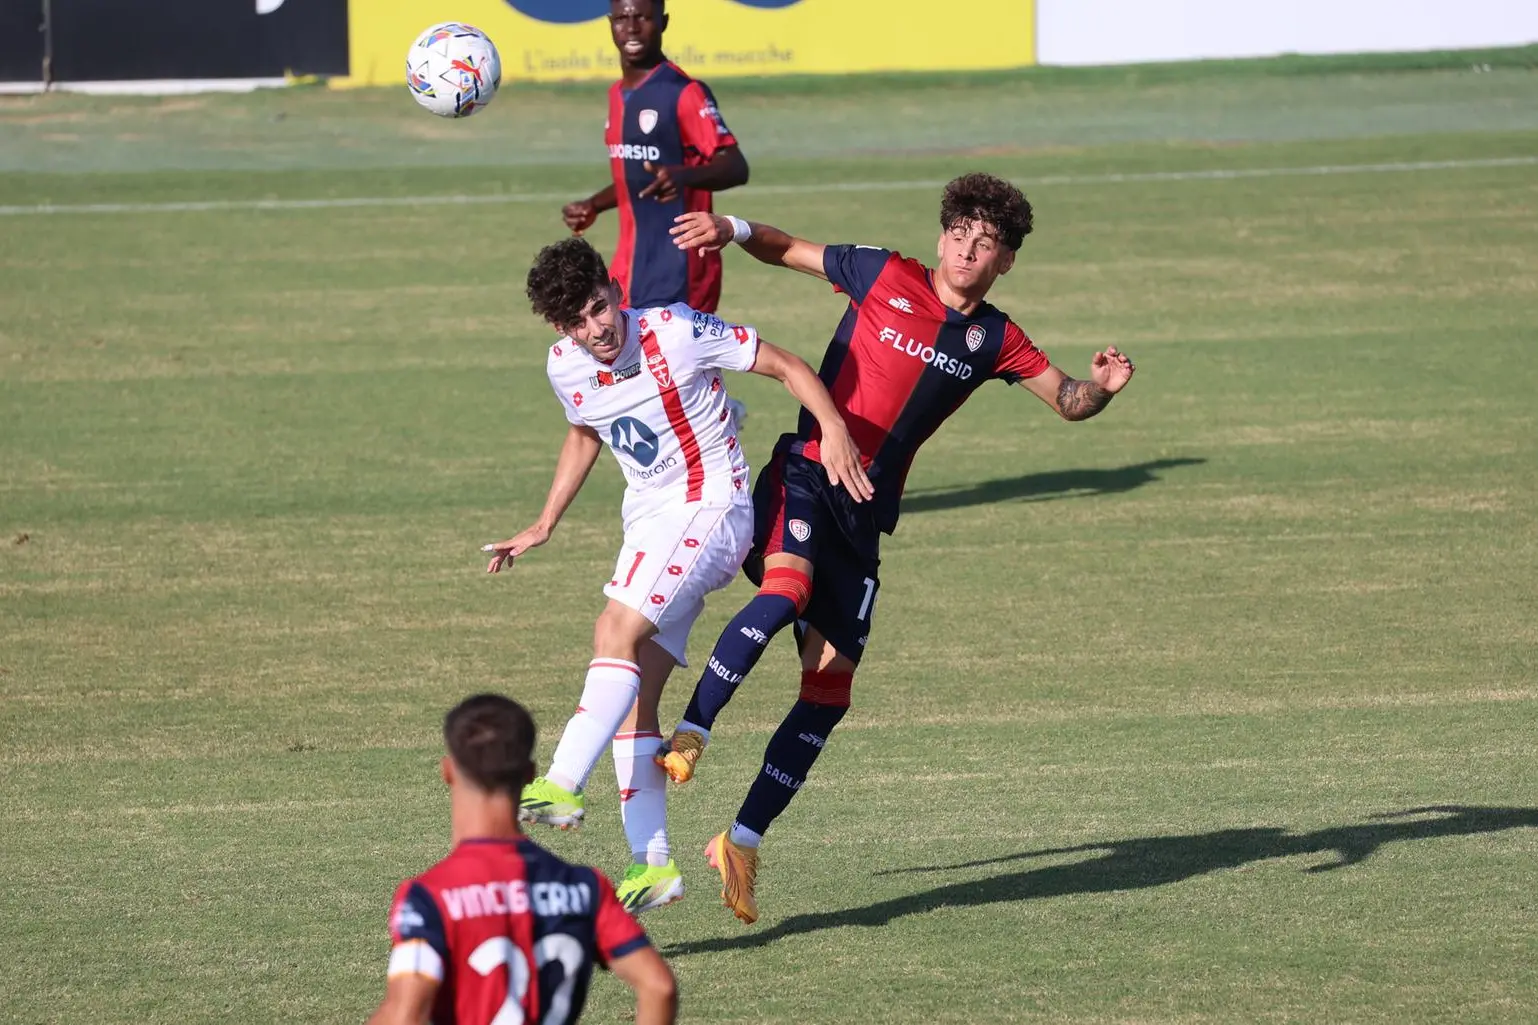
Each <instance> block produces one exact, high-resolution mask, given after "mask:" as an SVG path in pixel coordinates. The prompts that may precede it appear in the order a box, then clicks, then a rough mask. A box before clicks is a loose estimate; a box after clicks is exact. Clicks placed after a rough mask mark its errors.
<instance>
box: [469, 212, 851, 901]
mask: <svg viewBox="0 0 1538 1025" xmlns="http://www.w3.org/2000/svg"><path fill="white" fill-rule="evenodd" d="M528 294H529V299H530V301H531V302H532V304H533V307H534V312H535V313H537V314H539V315H540V316H541V317H543V318H544V319H545V320H546V321H547V322H548V323H549V324H550V325H551V326H553V327H554V328H555V329H556V330H557V331H562V332H565V336H564V337H563V338H561V340H560V341H559V342H557V343H556V344H555V345H554V346H552V347H551V349H550V357H549V361H548V363H547V369H548V373H549V377H550V383H551V386H552V387H553V388H554V389H555V393H556V395H557V397H559V399H560V401H561V405H562V406H563V407H564V408H565V411H566V420H567V423H568V428H567V432H566V440H565V443H564V444H563V445H562V447H561V454H560V457H559V459H558V461H557V463H556V469H555V480H554V482H553V483H552V484H551V486H550V492H549V495H548V496H547V497H546V500H545V507H544V511H543V512H542V513H541V514H540V517H539V519H538V520H537V521H536V522H535V523H534V525H533V526H531V527H529V528H528V529H526V530H524V531H523V532H522V533H520V534H518V535H517V536H516V537H514V538H512V539H510V540H507V541H503V542H500V543H498V544H495V545H490V546H488V548H489V549H490V550H491V551H492V553H493V555H492V559H491V562H490V564H489V565H488V566H487V567H486V568H487V571H488V572H491V573H496V572H498V571H500V570H501V569H502V567H503V566H504V565H505V564H506V563H507V562H509V561H511V560H512V559H515V558H517V557H519V556H521V555H522V554H523V553H524V552H526V551H528V550H529V549H531V548H534V547H536V546H538V545H542V544H544V543H545V542H546V541H548V540H549V538H550V535H551V532H552V531H553V530H554V529H555V527H556V524H558V523H559V522H560V520H561V517H562V515H564V514H565V512H566V509H567V507H568V506H569V505H570V504H571V502H572V500H573V499H574V498H576V496H577V492H578V490H579V489H580V488H581V487H582V484H583V482H584V481H585V480H586V479H587V475H588V472H589V471H590V470H591V469H592V468H593V463H594V462H595V461H596V460H597V459H598V455H599V453H600V452H601V451H602V450H603V447H604V445H606V444H607V445H608V446H609V449H610V451H611V452H613V453H614V458H615V460H616V461H617V462H618V463H619V467H620V469H621V470H622V471H623V472H624V474H625V476H626V478H627V479H628V481H627V485H628V486H627V487H626V490H625V502H624V524H625V540H624V544H623V546H622V547H621V548H620V554H619V559H618V560H617V562H616V563H615V568H614V576H613V579H611V580H610V581H609V585H608V586H607V587H605V588H604V594H605V595H607V596H608V598H609V602H608V605H607V606H606V607H605V609H604V611H603V612H602V613H601V614H600V615H599V617H598V622H597V625H596V626H595V627H594V630H593V660H592V661H591V662H590V663H589V664H588V670H587V679H586V682H585V684H584V686H583V689H582V698H581V701H580V702H579V704H578V706H577V713H576V714H575V715H574V716H572V718H571V720H570V721H569V722H568V723H567V724H566V730H565V732H564V733H562V735H561V742H560V744H559V745H558V746H557V747H556V750H555V756H554V758H553V759H552V761H551V763H550V769H549V771H547V772H546V773H545V775H544V776H543V777H541V778H540V779H538V780H536V781H535V782H534V784H533V785H532V786H530V787H529V789H528V791H527V792H526V793H525V794H524V796H523V801H522V809H521V810H522V815H523V818H524V820H525V821H531V822H543V823H545V824H547V825H552V826H558V827H563V828H570V827H572V826H575V825H578V824H580V823H581V821H582V817H583V815H584V814H585V809H584V801H583V797H582V791H583V788H584V787H586V786H587V781H588V777H589V776H590V775H591V774H592V771H593V767H594V766H595V765H596V764H597V763H598V759H599V758H600V757H601V756H602V755H603V752H604V750H605V749H607V748H609V747H610V742H611V740H612V742H613V752H614V769H615V776H616V778H617V780H618V783H619V790H620V816H621V818H622V820H623V822H624V827H625V835H626V837H627V839H628V840H629V841H630V849H631V853H632V855H633V856H634V858H635V864H633V865H632V866H631V868H630V870H629V872H628V873H627V874H626V876H625V880H624V882H623V883H622V884H621V885H620V890H619V893H620V899H621V901H622V902H623V903H624V904H625V906H626V907H627V908H630V909H631V910H633V911H643V910H647V909H649V908H654V907H659V906H661V905H663V904H667V903H669V902H671V901H673V900H676V899H678V898H679V897H680V896H682V895H683V879H682V877H681V876H680V874H679V871H678V867H677V865H676V864H674V862H673V860H672V853H671V847H670V845H669V842H668V835H667V811H666V800H667V797H666V792H665V790H664V788H663V783H664V780H663V774H662V770H661V769H660V768H659V767H658V766H657V764H656V762H655V755H656V752H657V748H658V747H660V746H661V743H662V735H661V733H660V732H659V731H658V723H657V702H658V700H659V698H660V697H661V693H662V687H663V684H664V683H665V682H666V680H667V677H668V674H669V672H670V671H671V670H672V667H673V666H674V665H675V664H677V665H687V661H686V659H685V650H686V648H687V645H688V640H689V631H690V628H691V627H693V625H694V621H695V619H696V618H698V616H699V614H700V612H701V611H702V610H703V609H704V603H705V596H706V595H707V594H709V593H710V592H711V591H715V590H719V589H720V588H722V587H725V586H726V585H727V584H729V583H731V582H732V580H733V579H734V578H735V577H736V576H737V571H738V569H740V568H741V566H742V560H743V558H744V556H746V555H747V552H748V547H749V545H750V544H751V542H752V537H753V509H752V504H751V500H750V498H749V495H748V490H747V480H748V464H747V460H746V459H745V458H744V456H743V454H742V447H741V446H740V445H739V444H738V442H737V430H736V425H735V421H734V420H733V419H732V417H731V416H730V414H729V412H728V409H727V394H726V388H725V385H724V384H723V381H722V376H721V371H723V370H735V371H742V372H751V373H755V374H762V375H764V376H767V377H772V378H775V379H777V380H779V381H780V382H782V383H783V384H784V385H785V387H786V388H787V389H788V390H789V391H790V393H791V394H792V395H794V396H795V397H796V398H797V400H799V401H800V402H801V403H802V405H803V406H804V407H805V408H806V409H808V410H810V411H811V413H810V414H809V415H811V416H813V417H814V419H816V421H817V423H818V425H819V431H820V434H821V437H822V438H823V457H824V459H825V460H826V462H827V467H828V471H827V472H828V479H829V480H830V481H832V482H835V483H844V484H847V485H848V486H849V488H850V489H851V490H852V491H853V492H854V493H855V496H856V498H857V499H860V498H864V497H867V496H869V495H870V494H871V490H870V484H869V481H868V480H867V479H866V478H865V475H864V472H863V471H862V470H861V468H860V457H859V452H858V451H856V449H855V447H854V443H853V441H851V439H850V436H849V431H848V430H847V429H846V428H845V427H844V424H843V421H841V420H840V419H839V418H838V414H837V413H836V412H835V411H834V408H833V400H832V398H831V397H830V396H829V395H828V391H827V389H826V388H824V387H823V385H822V382H821V381H819V380H818V379H817V375H816V374H814V373H813V372H812V368H811V367H809V366H808V365H807V364H806V362H805V361H804V360H802V359H800V358H798V357H796V356H792V355H790V354H789V353H786V352H784V351H783V350H781V349H778V348H776V347H775V346H773V345H770V344H769V343H768V342H765V341H762V340H760V339H759V337H758V332H757V331H755V330H753V328H751V327H744V326H742V325H735V324H727V323H723V322H722V321H721V320H720V319H719V318H717V317H714V316H711V315H709V314H705V313H699V312H697V311H695V310H692V309H690V308H689V307H688V306H685V305H683V304H682V303H676V304H674V305H671V306H663V307H660V308H653V309H646V310H629V309H623V308H621V306H620V297H619V288H618V286H617V285H616V284H615V283H614V282H613V281H612V280H611V279H610V277H609V272H608V270H607V268H606V267H605V266H604V262H603V258H602V257H601V256H599V255H598V252H597V250H595V249H594V248H593V247H592V246H591V245H589V244H588V243H587V242H585V241H583V240H582V239H580V238H571V239H566V240H565V241H563V242H558V243H556V244H555V245H552V246H547V247H546V248H545V249H544V250H542V251H541V252H540V254H539V257H538V258H537V259H536V261H535V263H534V266H533V268H532V269H531V270H530V271H529V277H528ZM638 697H639V700H638Z"/></svg>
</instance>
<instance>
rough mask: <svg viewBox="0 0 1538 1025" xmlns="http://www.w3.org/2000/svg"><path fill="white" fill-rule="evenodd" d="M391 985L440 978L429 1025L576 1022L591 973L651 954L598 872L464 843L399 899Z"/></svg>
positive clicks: (507, 848)
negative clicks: (411, 976) (635, 954)
mask: <svg viewBox="0 0 1538 1025" xmlns="http://www.w3.org/2000/svg"><path fill="white" fill-rule="evenodd" d="M390 938H391V940H392V941H393V947H392V949H391V952H390V969H389V973H390V975H392V976H394V975H398V974H403V973H415V974H420V975H426V976H428V977H429V978H432V979H436V980H437V981H438V983H439V988H438V995H437V1001H436V1003H435V1004H434V1006H433V1013H432V1021H433V1023H434V1025H490V1023H491V1022H492V1021H493V1020H498V1021H506V1020H513V1021H538V1022H570V1021H575V1020H576V1018H577V1015H578V1014H580V1013H581V1011H582V1005H583V1003H584V1002H585V1001H586V1000H587V988H588V982H589V981H590V980H591V978H592V974H593V966H594V965H595V964H600V965H607V964H608V963H609V962H610V961H611V960H613V959H614V958H618V957H623V956H625V955H626V954H628V953H631V952H632V951H634V950H637V949H639V948H641V947H644V946H646V945H647V944H648V943H649V941H648V940H647V938H646V933H645V931H644V930H642V928H641V927H640V925H638V924H637V923H636V920H635V919H634V918H632V917H630V913H629V912H628V911H626V910H625V909H624V908H623V907H622V906H621V905H620V903H619V901H618V900H616V899H615V896H614V887H613V886H612V885H610V883H609V881H608V879H606V878H604V876H603V874H602V873H601V872H598V871H597V870H595V869H591V868H586V867H583V866H579V865H571V864H568V863H566V862H565V861H562V860H561V859H560V858H557V857H556V856H555V855H553V854H551V853H550V852H549V851H546V850H544V849H543V848H541V847H540V846H539V845H538V844H536V843H535V842H534V841H532V840H530V839H528V838H526V837H524V838H519V839H517V840H465V841H463V842H462V843H460V844H459V845H458V846H456V847H455V848H454V849H453V850H452V851H451V852H449V855H448V857H446V858H444V859H443V860H442V861H440V862H438V864H436V865H434V866H433V867H432V868H430V869H428V870H427V871H426V872H423V873H422V874H421V875H419V876H417V877H416V878H414V879H408V880H406V881H405V882H404V883H402V884H401V885H400V888H399V889H398V890H396V893H395V901H394V904H393V906H392V908H391V912H390Z"/></svg>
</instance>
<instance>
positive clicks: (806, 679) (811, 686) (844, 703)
mask: <svg viewBox="0 0 1538 1025" xmlns="http://www.w3.org/2000/svg"><path fill="white" fill-rule="evenodd" d="M853 690H854V673H853V672H841V671H838V670H827V669H805V670H802V672H801V700H802V701H808V702H811V703H812V704H814V705H831V706H833V707H834V708H848V707H849V701H850V695H851V692H852V691H853Z"/></svg>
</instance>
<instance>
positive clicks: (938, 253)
mask: <svg viewBox="0 0 1538 1025" xmlns="http://www.w3.org/2000/svg"><path fill="white" fill-rule="evenodd" d="M935 259H936V260H943V259H945V232H943V231H942V232H940V237H939V238H937V239H935Z"/></svg>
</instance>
